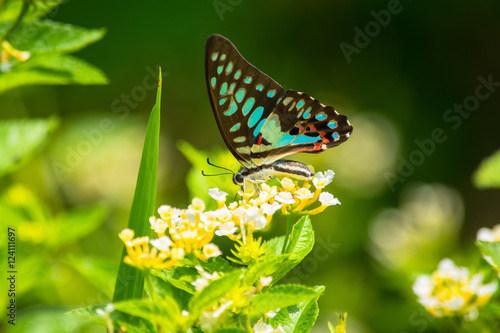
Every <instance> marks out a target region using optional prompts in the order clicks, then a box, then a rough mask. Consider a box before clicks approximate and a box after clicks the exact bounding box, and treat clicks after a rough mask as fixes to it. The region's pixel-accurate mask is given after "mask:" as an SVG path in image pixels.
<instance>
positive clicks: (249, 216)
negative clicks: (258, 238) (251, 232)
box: [245, 206, 267, 230]
mask: <svg viewBox="0 0 500 333" xmlns="http://www.w3.org/2000/svg"><path fill="white" fill-rule="evenodd" d="M245 223H246V224H248V223H254V224H255V229H257V230H259V229H264V228H265V227H266V226H267V219H266V217H265V216H264V215H263V212H262V211H261V210H260V209H259V208H258V207H255V206H252V207H250V208H247V210H246V215H245Z"/></svg>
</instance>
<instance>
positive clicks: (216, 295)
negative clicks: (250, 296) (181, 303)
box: [188, 270, 241, 320]
mask: <svg viewBox="0 0 500 333" xmlns="http://www.w3.org/2000/svg"><path fill="white" fill-rule="evenodd" d="M240 275H241V271H240V270H237V271H235V272H232V273H229V274H227V275H224V276H223V277H221V278H220V279H218V280H214V281H212V282H210V284H209V285H208V286H206V287H205V288H203V290H202V291H201V292H200V293H199V294H196V295H194V296H193V298H191V301H190V302H189V310H188V312H189V314H190V317H191V318H192V319H193V320H195V319H197V318H198V317H199V316H200V315H201V314H202V313H203V311H205V310H206V309H207V308H210V307H211V306H213V305H214V304H216V303H217V302H218V301H219V300H220V298H221V297H222V296H224V295H225V294H227V293H228V292H230V291H231V289H233V288H234V287H236V286H237V285H238V284H239V281H240Z"/></svg>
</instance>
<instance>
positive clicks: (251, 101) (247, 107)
mask: <svg viewBox="0 0 500 333" xmlns="http://www.w3.org/2000/svg"><path fill="white" fill-rule="evenodd" d="M254 103H255V98H253V97H251V98H249V99H247V101H246V102H245V105H243V115H244V116H246V115H247V114H248V113H249V112H250V110H252V108H253V104H254Z"/></svg>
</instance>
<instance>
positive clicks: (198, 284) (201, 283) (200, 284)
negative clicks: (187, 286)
mask: <svg viewBox="0 0 500 333" xmlns="http://www.w3.org/2000/svg"><path fill="white" fill-rule="evenodd" d="M191 284H192V285H193V286H194V288H195V289H196V290H197V291H202V290H203V288H205V287H206V286H208V279H206V278H204V277H199V278H197V279H196V280H194V281H193V282H191Z"/></svg>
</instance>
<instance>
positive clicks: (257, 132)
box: [253, 118, 267, 137]
mask: <svg viewBox="0 0 500 333" xmlns="http://www.w3.org/2000/svg"><path fill="white" fill-rule="evenodd" d="M266 120H267V118H264V119H262V120H261V121H260V123H259V124H258V125H257V127H255V129H254V130H253V136H255V137H257V135H259V132H260V129H261V128H262V126H264V123H265V122H266Z"/></svg>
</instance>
